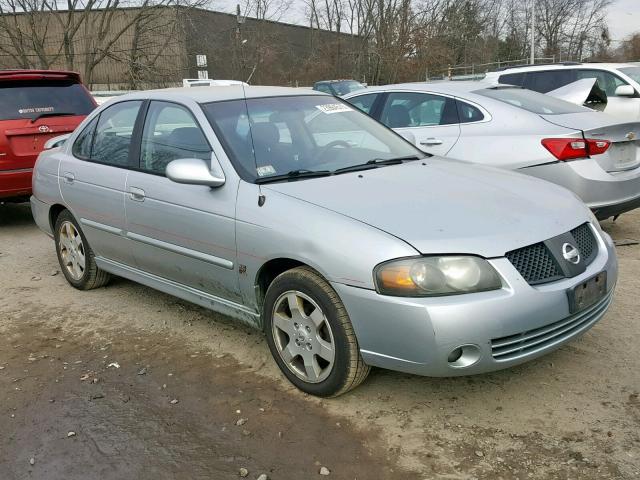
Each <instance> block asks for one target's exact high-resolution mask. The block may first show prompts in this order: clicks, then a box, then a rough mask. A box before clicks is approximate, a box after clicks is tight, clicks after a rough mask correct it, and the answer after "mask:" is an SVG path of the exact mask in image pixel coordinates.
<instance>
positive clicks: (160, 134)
mask: <svg viewBox="0 0 640 480" xmlns="http://www.w3.org/2000/svg"><path fill="white" fill-rule="evenodd" d="M140 157H141V158H140V168H142V169H143V170H146V171H149V172H152V173H158V174H161V175H164V173H165V170H166V168H167V165H168V164H169V163H170V162H172V161H173V160H177V159H178V158H199V159H202V160H209V159H210V158H211V147H210V146H209V143H208V142H207V139H206V138H205V136H204V133H202V130H200V126H199V125H198V124H197V123H196V120H195V119H194V118H193V115H192V114H191V112H190V111H189V110H187V109H186V108H185V107H183V106H181V105H177V104H175V103H167V102H151V104H150V105H149V110H148V111H147V119H146V121H145V125H144V131H143V133H142V149H141V155H140Z"/></svg>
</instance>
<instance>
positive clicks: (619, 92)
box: [615, 85, 636, 97]
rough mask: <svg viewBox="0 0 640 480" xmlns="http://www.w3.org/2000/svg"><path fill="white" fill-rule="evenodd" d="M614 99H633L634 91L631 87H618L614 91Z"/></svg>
mask: <svg viewBox="0 0 640 480" xmlns="http://www.w3.org/2000/svg"><path fill="white" fill-rule="evenodd" d="M615 94H616V97H635V95H636V91H635V89H634V88H633V87H632V86H631V85H620V86H619V87H618V88H616V91H615Z"/></svg>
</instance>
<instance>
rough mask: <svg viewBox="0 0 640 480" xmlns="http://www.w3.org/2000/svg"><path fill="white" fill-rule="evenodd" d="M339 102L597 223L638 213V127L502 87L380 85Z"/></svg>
mask: <svg viewBox="0 0 640 480" xmlns="http://www.w3.org/2000/svg"><path fill="white" fill-rule="evenodd" d="M345 99H346V100H347V101H348V102H351V103H352V104H353V105H355V106H357V107H358V108H360V109H361V110H363V111H365V112H367V113H368V114H370V115H371V116H372V117H374V118H376V119H378V120H380V121H381V122H382V123H384V124H385V125H387V126H389V127H391V128H393V129H394V130H396V131H397V132H398V133H400V134H402V135H404V136H405V137H406V138H408V139H411V141H413V142H414V143H415V144H416V145H417V146H418V147H419V148H421V149H422V150H424V151H425V152H429V153H433V154H436V155H442V156H446V157H447V158H452V159H457V160H463V161H468V162H474V163H481V164H483V165H490V166H494V167H499V168H506V169H510V170H517V171H519V172H521V173H524V174H527V175H531V176H534V177H538V178H542V179H545V180H548V181H550V182H553V183H557V184H558V185H562V186H563V187H566V188H568V189H570V190H572V191H573V192H575V193H576V194H577V195H578V196H579V197H580V198H581V199H582V200H583V201H584V202H585V203H586V204H587V205H588V206H589V207H590V208H591V209H592V210H593V212H594V213H595V214H596V216H597V217H598V218H599V219H604V218H608V217H611V216H616V215H620V214H622V213H624V212H627V211H629V210H632V209H634V208H637V207H638V206H640V168H639V167H640V123H638V122H632V123H621V122H620V120H617V119H615V118H613V117H610V116H608V115H607V114H604V113H602V112H595V111H593V110H590V109H588V108H585V107H582V106H578V105H574V104H571V103H568V102H565V101H562V100H559V99H557V98H553V97H550V96H548V95H543V94H541V93H537V92H533V91H531V90H525V89H522V88H519V87H512V86H507V85H501V86H494V85H491V84H488V83H482V82H474V81H464V82H439V83H408V84H402V85H385V86H383V87H372V88H368V89H367V90H363V91H359V92H355V93H351V94H349V95H345Z"/></svg>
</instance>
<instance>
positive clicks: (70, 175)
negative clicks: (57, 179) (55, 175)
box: [62, 172, 76, 183]
mask: <svg viewBox="0 0 640 480" xmlns="http://www.w3.org/2000/svg"><path fill="white" fill-rule="evenodd" d="M62 178H64V181H65V183H73V181H74V180H75V179H76V176H75V175H74V174H73V173H71V172H64V173H63V174H62Z"/></svg>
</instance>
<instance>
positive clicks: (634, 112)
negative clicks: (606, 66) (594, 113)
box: [577, 69, 640, 122]
mask: <svg viewBox="0 0 640 480" xmlns="http://www.w3.org/2000/svg"><path fill="white" fill-rule="evenodd" d="M577 78H578V79H582V78H596V79H598V85H599V86H600V88H602V89H603V90H604V91H605V92H606V94H607V106H606V107H605V109H604V113H606V114H608V115H611V116H613V117H616V118H618V119H619V120H623V121H625V122H635V121H637V120H638V119H640V98H636V97H622V96H621V97H619V96H617V95H616V88H618V87H619V86H621V85H628V83H627V82H625V81H624V80H623V79H621V78H620V77H618V76H617V75H615V74H613V73H611V72H608V71H606V70H587V69H579V70H577Z"/></svg>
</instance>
